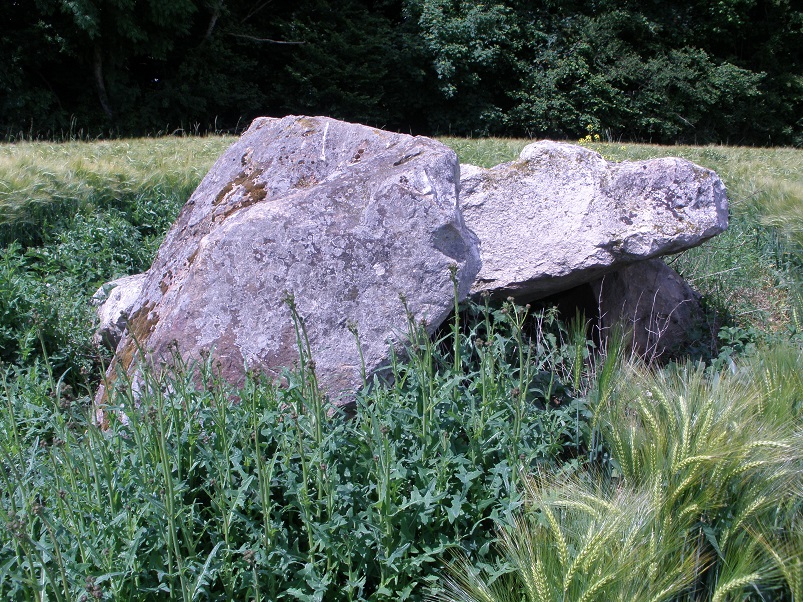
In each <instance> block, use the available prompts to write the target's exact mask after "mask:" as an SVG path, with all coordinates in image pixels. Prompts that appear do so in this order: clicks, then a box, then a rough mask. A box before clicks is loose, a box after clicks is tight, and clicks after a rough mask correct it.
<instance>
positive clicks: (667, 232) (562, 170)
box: [460, 141, 728, 300]
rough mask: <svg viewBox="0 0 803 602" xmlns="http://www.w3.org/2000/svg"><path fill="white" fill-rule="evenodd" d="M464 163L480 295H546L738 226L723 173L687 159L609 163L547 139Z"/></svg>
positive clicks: (464, 196) (465, 203)
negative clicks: (481, 162) (510, 153)
mask: <svg viewBox="0 0 803 602" xmlns="http://www.w3.org/2000/svg"><path fill="white" fill-rule="evenodd" d="M461 171H462V173H461V178H460V187H461V193H460V195H461V196H460V204H461V208H462V210H463V216H464V219H465V222H466V224H467V225H468V227H469V228H471V229H472V230H473V231H474V233H475V234H476V235H477V236H478V238H479V239H480V241H481V243H480V256H481V259H482V268H481V270H480V273H479V275H478V276H477V280H476V282H475V283H474V285H473V287H472V293H473V294H475V295H476V294H479V293H481V292H483V291H488V292H490V293H492V294H494V295H496V296H504V297H507V296H509V295H512V296H514V297H516V298H517V299H519V300H522V299H528V300H529V299H537V298H540V297H545V296H548V295H551V294H553V293H557V292H560V291H564V290H567V289H569V288H572V287H574V286H576V285H578V284H581V283H584V282H591V281H593V280H594V279H596V278H598V277H600V276H602V275H603V274H605V273H607V272H609V271H612V270H616V269H619V268H621V267H624V266H626V265H628V264H630V263H633V262H636V261H640V260H644V259H649V258H653V257H658V256H661V255H666V254H669V253H675V252H678V251H682V250H684V249H688V248H690V247H693V246H695V245H699V244H700V243H702V242H703V241H705V240H707V239H708V238H711V237H712V236H714V235H716V234H718V233H720V232H722V231H723V230H725V229H726V228H727V225H728V205H727V197H726V195H725V187H724V185H723V184H722V181H721V180H720V179H719V177H718V176H717V175H716V173H714V172H713V171H711V170H709V169H705V168H703V167H699V166H698V165H695V164H693V163H690V162H689V161H685V160H683V159H676V158H665V159H654V160H651V161H639V162H623V163H609V162H608V161H606V160H605V159H603V158H602V157H601V156H600V155H599V154H598V153H596V152H594V151H591V150H589V149H586V148H584V147H581V146H575V145H570V144H563V143H558V142H550V141H543V142H536V143H533V144H530V145H528V146H527V147H526V148H525V149H524V150H523V151H522V153H521V155H520V158H519V160H517V161H513V162H510V163H503V164H501V165H497V166H496V167H493V168H490V169H482V168H479V167H475V166H467V165H466V166H461Z"/></svg>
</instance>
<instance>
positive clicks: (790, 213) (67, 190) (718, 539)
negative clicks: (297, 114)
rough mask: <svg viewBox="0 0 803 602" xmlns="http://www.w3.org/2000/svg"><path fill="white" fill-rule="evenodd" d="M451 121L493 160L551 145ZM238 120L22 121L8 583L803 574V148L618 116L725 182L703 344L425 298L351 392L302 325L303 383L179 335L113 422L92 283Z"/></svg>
mask: <svg viewBox="0 0 803 602" xmlns="http://www.w3.org/2000/svg"><path fill="white" fill-rule="evenodd" d="M445 141H446V142H447V143H448V144H450V145H451V146H452V147H453V148H455V150H456V151H457V152H458V154H459V155H460V157H461V160H462V161H463V162H467V163H474V164H479V165H485V166H490V165H493V164H496V163H498V162H500V161H504V160H509V159H513V158H515V157H516V156H517V155H518V152H519V151H520V149H521V147H523V146H524V145H525V144H526V141H524V140H502V139H489V140H474V141H472V140H464V139H446V140H445ZM230 142H231V139H229V138H221V137H210V138H203V139H193V138H181V139H153V140H150V139H145V140H132V141H121V142H103V143H69V144H64V145H52V144H44V143H20V144H15V145H4V146H0V169H2V172H1V175H0V182H3V186H4V188H3V189H2V190H0V204H2V207H3V212H2V215H3V220H4V221H3V223H2V225H0V229H1V230H0V233H2V237H3V239H2V244H3V245H4V246H3V247H2V248H0V380H2V387H0V544H1V545H0V597H4V598H5V599H12V600H44V599H48V600H53V599H64V600H66V599H83V598H85V599H86V600H90V599H109V600H122V599H130V600H151V599H153V600H155V599H165V598H166V597H169V598H171V599H181V600H192V599H200V600H203V599H216V600H217V599H255V600H274V599H287V600H293V599H296V600H405V599H408V600H423V599H427V597H431V598H432V599H437V600H462V601H469V600H485V601H488V602H491V601H500V602H501V601H504V600H528V601H529V600H554V599H564V598H565V599H567V600H573V601H576V600H612V599H613V600H692V599H695V600H712V601H720V600H731V599H756V600H761V599H764V600H768V599H773V600H800V599H801V596H802V595H803V583H802V582H801V581H802V580H803V566H801V563H800V558H803V549H802V548H801V545H802V544H803V541H802V540H801V537H800V533H802V532H803V529H801V524H803V520H801V519H802V518H803V517H802V516H801V513H802V512H803V508H802V507H801V500H803V481H802V479H803V477H801V475H803V466H801V464H803V458H801V449H803V441H801V436H802V435H801V433H803V429H802V425H801V419H800V416H801V410H802V409H803V408H801V403H803V380H802V378H803V377H802V376H801V375H803V350H802V349H801V348H802V347H803V345H802V344H801V331H800V326H799V320H800V313H799V312H800V308H801V297H800V295H801V286H800V283H801V281H803V254H802V253H801V227H800V224H801V208H803V198H801V188H802V187H803V181H801V173H803V168H802V167H803V166H801V163H803V153H802V152H801V151H795V150H791V149H743V148H730V147H671V148H666V147H655V146H632V145H627V146H622V145H616V144H605V143H599V144H594V143H592V144H591V146H592V147H593V148H594V149H595V150H598V151H599V152H601V153H602V154H603V155H604V156H605V157H607V158H611V159H614V158H615V159H625V158H629V159H641V158H647V157H651V156H658V155H668V154H670V155H680V156H685V157H687V158H690V159H692V160H695V161H697V162H698V163H701V164H703V165H706V166H709V167H712V168H715V169H717V171H718V172H719V173H720V174H721V176H722V177H723V179H724V181H725V183H726V185H727V186H728V189H729V194H730V197H731V200H732V227H731V229H730V230H729V231H728V232H727V233H726V234H723V235H721V236H719V237H717V238H715V239H714V240H712V241H709V242H708V243H706V244H704V245H703V246H701V247H700V248H698V249H695V250H692V251H688V252H686V253H683V254H681V255H679V256H678V257H677V258H675V259H674V260H673V265H674V267H676V268H677V269H679V270H680V271H681V272H682V273H684V275H686V277H687V278H690V279H692V280H693V282H694V284H695V285H696V286H697V287H698V288H700V289H701V290H702V291H703V292H704V294H705V298H706V300H707V303H708V307H709V308H710V309H711V313H712V320H711V329H712V330H711V332H710V333H703V334H704V335H707V337H708V338H707V339H706V338H705V337H703V340H704V344H703V345H702V347H704V348H702V347H701V348H699V349H690V350H689V353H690V356H692V357H693V358H697V359H691V360H688V361H685V362H681V363H680V364H677V365H670V366H667V367H664V368H661V369H657V368H655V367H653V368H651V369H648V368H645V367H644V366H640V365H639V364H638V362H637V360H636V359H634V358H627V357H621V350H620V347H619V346H617V345H616V344H612V345H611V346H609V347H608V348H605V349H599V348H597V347H596V346H595V344H594V343H593V342H591V341H590V340H588V339H589V338H593V337H591V336H590V335H591V333H590V332H589V331H588V329H587V326H586V325H585V324H584V322H583V320H582V319H581V318H579V317H578V318H576V319H574V320H572V321H571V322H570V323H568V325H566V323H565V322H563V321H561V319H560V316H558V315H557V313H556V311H555V310H554V309H553V308H522V307H516V306H514V305H512V304H511V303H509V302H506V303H503V304H501V305H480V306H476V305H468V306H466V307H464V308H463V310H462V311H461V312H460V313H459V314H458V315H457V316H455V317H454V319H453V320H452V321H450V322H449V323H447V324H445V325H444V326H443V327H442V330H441V332H440V333H439V334H438V335H437V336H436V339H435V340H430V339H429V338H427V337H426V336H424V335H423V334H422V333H421V331H420V330H419V328H418V327H417V325H415V324H411V325H410V331H409V337H410V341H411V343H410V346H409V349H408V357H407V358H406V359H401V358H396V357H394V359H393V362H392V363H391V366H390V367H389V371H390V372H392V375H393V376H394V379H393V384H392V385H387V384H382V383H379V382H376V383H373V386H372V387H371V388H369V389H368V390H367V391H364V392H362V393H360V394H359V395H358V403H357V407H356V411H355V414H354V416H353V417H351V418H350V419H346V418H345V417H344V416H343V415H342V414H341V413H340V412H339V411H338V410H336V409H335V408H331V407H330V406H329V405H328V402H327V401H326V400H325V399H323V398H322V397H321V395H320V393H319V392H318V391H317V387H316V379H315V373H314V363H312V362H310V361H309V360H310V357H309V354H308V352H307V350H306V349H305V347H304V345H303V344H301V342H300V341H303V337H300V341H299V363H298V365H297V366H295V367H289V370H288V371H287V372H286V373H285V375H284V380H285V384H284V386H277V385H276V384H274V383H268V382H264V381H263V380H262V379H260V378H259V377H258V376H256V375H252V376H251V377H250V378H249V379H248V381H247V383H246V384H245V385H244V387H243V388H241V389H238V390H232V389H231V388H230V387H229V386H228V385H226V384H225V383H223V382H221V381H220V380H219V379H218V378H217V377H216V372H215V366H214V365H213V364H212V363H211V362H205V363H203V364H201V365H194V366H184V365H182V364H181V362H178V367H177V368H176V370H174V371H173V372H171V373H168V374H162V375H155V374H150V375H148V382H149V384H150V385H151V386H150V387H149V392H148V393H147V394H145V395H144V397H142V398H141V399H140V400H139V402H135V401H134V399H133V396H132V393H131V390H130V387H129V386H127V385H126V384H125V382H124V379H121V383H120V384H119V385H118V386H117V387H116V388H115V390H114V392H113V393H112V395H111V397H110V399H111V406H110V407H109V408H106V409H105V413H104V416H105V418H106V421H107V423H108V428H107V429H106V430H103V431H101V430H100V429H99V428H98V427H97V425H96V423H95V419H96V415H95V414H94V409H93V408H92V407H91V398H92V394H93V392H94V389H95V388H96V386H97V384H98V381H99V376H100V374H101V369H102V366H103V365H104V364H105V363H107V361H108V356H106V355H104V354H103V353H101V352H100V351H99V350H98V349H97V348H95V347H94V346H93V345H92V344H91V335H92V330H93V315H92V308H91V307H90V306H89V303H88V301H89V298H90V296H91V295H92V293H93V292H94V290H95V288H96V287H97V286H98V285H99V284H100V283H102V282H104V281H106V280H109V279H112V278H114V277H117V276H121V275H124V274H127V273H135V272H137V271H141V270H142V269H144V268H146V267H147V266H148V265H149V263H150V261H151V260H152V258H153V255H154V253H155V251H156V249H157V247H158V245H159V242H160V241H161V238H162V237H163V235H164V232H165V230H166V228H167V227H168V225H169V224H170V222H171V221H172V220H173V219H174V217H175V215H176V213H177V211H178V209H179V208H180V206H181V204H182V203H183V202H184V201H185V200H186V198H187V196H188V195H189V193H190V191H191V190H192V189H193V188H194V186H195V185H196V184H197V182H198V181H199V180H200V178H201V176H202V175H203V173H204V171H205V170H206V169H207V168H208V166H209V165H211V163H212V162H213V160H214V158H215V157H216V156H217V155H218V154H219V153H220V152H222V150H223V149H224V148H225V147H226V146H227V145H228V144H229V143H230ZM40 159H41V160H40ZM444 277H445V278H447V277H448V274H444ZM295 319H296V320H297V324H298V325H299V327H302V326H303V317H302V316H298V315H297V314H296V315H295ZM358 335H359V333H358V332H356V331H355V336H358ZM698 359H701V360H702V362H699V361H698ZM495 542H496V543H495Z"/></svg>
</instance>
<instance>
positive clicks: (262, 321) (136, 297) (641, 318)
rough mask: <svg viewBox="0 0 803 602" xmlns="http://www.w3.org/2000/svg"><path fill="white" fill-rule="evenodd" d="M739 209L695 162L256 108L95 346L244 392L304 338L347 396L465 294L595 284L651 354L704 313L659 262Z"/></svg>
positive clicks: (134, 369)
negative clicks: (508, 147)
mask: <svg viewBox="0 0 803 602" xmlns="http://www.w3.org/2000/svg"><path fill="white" fill-rule="evenodd" d="M727 220H728V207H727V197H726V194H725V188H724V186H723V184H722V182H721V180H720V179H719V177H718V176H717V175H716V174H715V173H714V172H713V171H711V170H708V169H704V168H702V167H699V166H697V165H694V164H693V163H690V162H688V161H685V160H682V159H674V158H669V159H656V160H652V161H641V162H624V163H610V162H608V161H606V160H605V159H603V158H602V157H601V156H600V155H599V154H598V153H595V152H593V151H591V150H588V149H586V148H583V147H579V146H574V145H569V144H563V143H558V142H550V141H542V142H536V143H533V144H530V145H529V146H527V147H526V148H525V149H524V150H523V151H522V153H521V156H520V157H519V159H518V160H516V161H513V162H510V163H504V164H502V165H498V166H496V167H493V168H490V169H483V168H479V167H474V166H467V165H466V166H461V165H460V164H459V163H458V159H457V156H456V155H455V153H454V152H453V151H452V150H451V149H449V148H448V147H447V146H445V145H444V144H442V143H440V142H438V141H435V140H432V139H430V138H426V137H421V136H409V135H404V134H398V133H393V132H387V131H383V130H379V129H376V128H371V127H368V126H364V125H359V124H352V123H345V122H342V121H337V120H334V119H330V118H326V117H300V116H289V117H284V118H281V119H274V118H259V119H256V120H255V121H254V122H253V123H252V124H251V126H250V127H249V128H248V130H247V131H246V132H245V133H244V134H243V135H242V136H241V137H240V138H239V140H237V141H236V142H235V143H234V144H233V145H232V146H231V147H230V148H229V149H228V150H227V151H226V152H225V153H224V154H223V155H222V156H221V157H220V158H219V159H218V161H217V162H216V163H215V164H214V166H213V167H212V168H211V169H210V171H209V173H208V174H207V175H206V177H205V178H204V179H203V181H202V182H201V184H200V185H199V186H198V188H197V190H196V191H195V192H194V193H193V195H192V196H191V197H190V199H189V200H188V201H187V203H186V204H185V205H184V207H183V209H182V210H181V213H180V214H179V216H178V218H177V220H176V222H175V223H174V224H173V225H172V227H171V228H170V230H169V232H168V233H167V236H166V238H165V240H164V242H163V244H162V246H161V247H160V248H159V251H158V254H157V256H156V259H155V260H154V262H153V265H152V266H151V268H150V269H149V270H148V271H147V272H146V273H144V274H139V275H135V276H129V277H126V278H124V279H121V280H118V281H115V282H112V283H108V284H107V285H104V287H102V288H101V290H100V291H98V293H97V294H96V297H95V299H96V301H97V303H98V304H99V310H98V312H99V316H100V319H101V325H100V328H99V330H98V334H97V340H98V341H99V342H103V343H104V344H106V345H109V346H111V347H113V348H114V350H115V354H114V359H113V361H112V362H111V364H110V365H109V368H108V371H107V375H106V382H107V383H113V382H114V381H115V380H116V379H117V378H119V377H120V376H121V375H127V377H128V378H129V379H131V382H132V384H133V385H134V386H141V379H142V376H141V371H140V368H141V367H142V363H143V362H146V363H149V364H153V365H155V366H159V365H166V364H169V363H170V362H172V361H174V360H175V358H176V354H178V356H180V357H181V358H182V360H183V361H187V362H192V361H196V360H200V359H201V358H208V357H210V356H211V358H212V359H213V361H214V363H215V366H216V369H217V371H218V375H219V376H220V377H222V378H224V379H225V380H227V381H229V382H231V383H233V384H235V385H236V384H240V383H242V382H243V380H244V378H245V374H246V372H247V371H248V370H251V371H255V372H262V373H264V374H267V375H269V376H273V377H277V376H278V375H279V374H280V371H281V369H282V368H284V367H288V366H292V365H293V364H294V363H296V362H297V361H298V357H299V343H301V344H302V345H304V346H306V345H308V346H309V352H310V354H311V357H312V358H314V365H315V371H316V376H317V379H318V383H319V385H320V387H321V389H322V390H323V391H324V392H325V393H326V394H327V395H329V396H330V397H331V399H332V400H334V401H335V402H336V403H337V402H338V400H340V401H341V402H342V403H347V402H348V401H349V400H352V399H353V398H354V397H353V392H354V391H355V390H357V389H359V388H360V387H361V386H362V385H363V383H364V382H365V381H364V379H365V378H367V379H368V380H371V379H372V378H373V375H374V374H377V373H378V371H380V370H381V369H382V368H383V367H385V366H386V365H387V363H388V360H389V357H390V349H391V347H395V348H396V349H397V350H401V349H402V348H403V346H404V344H405V343H406V342H407V341H406V340H405V336H406V333H407V332H408V330H407V325H408V321H409V320H413V321H414V322H415V323H417V324H423V325H424V326H425V328H426V330H427V332H428V333H429V334H432V333H434V331H435V330H436V329H437V328H438V326H439V325H440V324H441V323H442V322H443V321H444V320H445V319H446V318H447V317H448V316H449V314H450V312H451V311H453V309H454V302H455V293H456V294H457V296H458V298H459V299H460V300H463V299H466V298H468V297H470V296H473V297H478V296H480V295H491V296H494V297H501V298H508V297H513V298H514V299H516V300H517V301H520V302H529V301H533V300H537V299H540V298H544V297H548V296H550V295H553V294H555V293H560V292H562V291H566V290H569V289H572V288H573V287H577V286H578V285H583V284H586V285H589V286H590V287H591V288H592V290H594V291H595V294H596V295H598V296H599V301H600V310H601V312H602V313H601V316H600V319H601V321H602V322H605V323H610V324H612V323H613V322H614V321H622V320H624V321H625V322H628V321H629V324H630V326H631V327H632V328H633V329H634V331H638V332H634V337H633V340H634V341H639V342H638V343H636V345H637V346H638V345H641V346H642V347H644V348H643V349H641V351H642V352H644V353H652V354H655V353H659V352H660V351H661V350H662V349H663V348H664V347H666V346H668V345H670V344H672V342H671V341H670V340H669V339H670V338H671V336H672V332H675V331H678V332H680V336H682V335H683V332H684V328H685V326H681V327H680V328H674V329H673V328H672V327H674V326H676V323H677V322H678V321H679V320H680V319H681V318H683V319H686V314H688V313H689V312H688V311H686V309H687V308H684V310H683V311H681V310H680V309H677V307H666V306H665V305H666V304H664V305H661V304H659V303H657V301H658V300H659V299H669V300H670V303H675V304H678V305H688V306H689V307H690V308H691V307H693V305H694V303H697V304H699V301H698V300H697V298H696V297H695V295H694V293H693V291H691V289H689V288H688V286H687V285H686V284H685V283H684V282H683V281H682V279H680V277H679V276H677V274H675V273H674V272H673V271H672V270H671V269H670V268H668V267H667V266H666V265H665V264H663V263H662V262H661V261H660V260H659V259H656V258H658V257H661V256H663V255H667V254H672V253H677V252H679V251H682V250H684V249H688V248H690V247H693V246H695V245H699V244H700V243H702V242H703V241H705V240H707V239H709V238H711V237H712V236H715V235H716V234H718V233H720V232H722V231H723V230H725V228H727ZM645 274H646V276H645ZM636 282H638V283H640V284H636V285H635V289H637V290H634V286H633V283H636ZM602 310H604V311H602ZM691 313H692V314H693V311H692V312H691ZM294 314H295V315H294ZM300 320H301V321H302V323H301V326H303V328H302V329H299V321H300ZM606 320H607V322H606ZM650 331H654V332H655V333H657V334H658V335H661V336H664V335H666V336H667V340H666V341H665V342H661V340H660V338H661V337H660V336H657V335H654V336H652V337H651V338H650V336H646V337H645V336H644V332H650ZM300 335H301V336H300ZM357 337H359V346H358V341H357ZM639 337H641V338H639ZM138 383H139V384H138ZM106 395H107V392H106V390H105V386H104V387H101V389H100V390H99V391H98V394H97V396H96V402H97V403H98V404H103V403H105V402H106V401H107V399H106Z"/></svg>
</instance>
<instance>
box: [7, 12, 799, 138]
mask: <svg viewBox="0 0 803 602" xmlns="http://www.w3.org/2000/svg"><path fill="white" fill-rule="evenodd" d="M0 23H2V24H3V26H4V27H3V30H4V32H5V34H6V35H4V36H3V37H2V39H0V57H2V58H3V61H0V135H2V136H3V137H4V138H6V139H9V138H20V137H24V138H27V139H31V138H40V137H44V138H47V139H54V138H56V139H57V138H63V137H67V138H69V137H71V136H74V135H84V136H90V137H95V136H98V135H102V136H104V137H114V136H119V135H127V136H135V135H139V136H141V135H144V134H153V133H155V132H162V133H169V132H170V131H173V130H176V129H177V130H180V131H188V132H192V133H196V134H197V133H198V132H199V131H201V132H217V131H239V130H240V129H242V128H243V127H244V126H245V125H247V123H248V122H249V121H250V120H251V119H252V118H254V117H256V116H259V115H286V114H299V113H304V114H308V115H328V116H331V117H336V118H340V119H346V120H349V121H358V122H361V123H369V124H371V125H376V126H379V127H384V128H385V129H393V130H397V131H403V132H410V131H413V132H416V133H425V134H429V135H432V134H453V135H460V136H471V135H482V136H487V135H504V136H526V137H544V136H546V137H552V138H575V139H576V138H578V137H580V136H582V135H584V134H585V133H586V128H588V127H589V126H591V127H593V128H594V129H595V131H597V132H599V133H600V134H604V135H605V136H606V140H633V141H641V142H658V143H664V144H667V143H676V142H686V143H693V144H706V143H712V142H713V143H729V144H757V145H781V144H793V145H801V144H803V121H802V120H801V114H803V112H801V106H803V27H801V25H803V10H801V7H800V6H799V3H795V2H790V1H788V0H718V1H717V2H710V1H706V0H673V2H671V3H665V2H663V3H662V2H647V3H645V2H640V1H638V0H560V1H557V0H542V1H540V2H531V1H527V0H449V1H445V0H339V1H338V2H337V3H332V2H326V1H324V0H293V1H290V0H270V1H269V2H255V1H254V0H214V1H211V0H176V1H174V2H170V3H169V4H165V3H164V2H162V1H161V0H140V1H139V2H137V3H132V2H122V1H120V0H92V1H89V0H83V1H80V2H78V1H75V0H36V2H33V3H31V2H22V1H19V0H10V1H8V2H4V3H3V4H0Z"/></svg>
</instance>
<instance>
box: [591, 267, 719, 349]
mask: <svg viewBox="0 0 803 602" xmlns="http://www.w3.org/2000/svg"><path fill="white" fill-rule="evenodd" d="M591 288H592V290H593V292H594V296H595V298H596V299H598V300H599V327H600V330H601V332H602V333H603V334H604V335H605V334H607V333H609V332H610V329H611V328H612V327H614V326H616V325H618V326H620V327H622V328H623V329H624V331H625V333H624V334H625V335H626V337H625V340H626V341H627V342H628V343H629V347H628V348H627V351H629V352H632V353H634V354H636V355H638V356H640V357H642V358H643V359H645V360H646V361H647V362H648V363H652V362H654V361H656V360H658V361H665V360H667V359H672V358H673V357H674V356H675V353H676V352H678V351H680V350H683V349H684V348H686V347H687V346H688V345H689V344H690V343H692V342H693V341H694V340H695V338H696V337H699V335H700V328H701V327H702V326H703V322H704V320H705V312H704V310H703V306H702V303H701V302H700V294H699V293H697V292H696V291H695V290H693V289H692V288H691V287H690V286H689V285H688V284H687V283H686V281H685V280H683V278H681V277H680V275H679V274H678V273H677V272H676V271H675V270H673V269H672V268H670V267H669V266H668V265H666V264H665V263H664V262H663V261H662V260H661V259H650V260H648V261H640V262H638V263H634V264H632V265H629V266H627V267H625V268H623V269H621V270H617V271H615V272H611V273H609V274H606V275H605V276H603V277H602V278H600V279H599V280H597V281H595V282H592V283H591Z"/></svg>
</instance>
